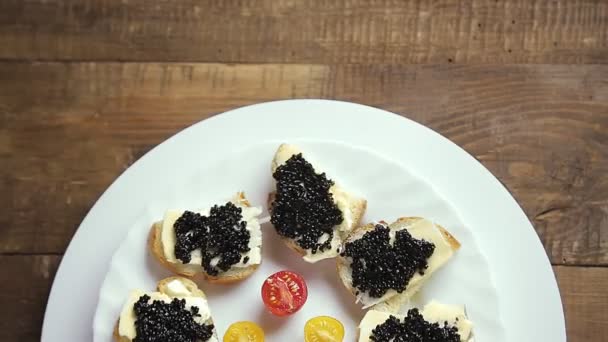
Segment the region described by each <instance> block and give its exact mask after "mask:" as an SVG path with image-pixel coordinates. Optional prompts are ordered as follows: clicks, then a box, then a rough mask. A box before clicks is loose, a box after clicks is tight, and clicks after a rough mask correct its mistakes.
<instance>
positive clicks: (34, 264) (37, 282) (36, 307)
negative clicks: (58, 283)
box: [0, 255, 61, 342]
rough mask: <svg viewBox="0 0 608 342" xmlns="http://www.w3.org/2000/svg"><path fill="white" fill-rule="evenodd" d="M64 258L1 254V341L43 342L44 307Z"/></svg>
mask: <svg viewBox="0 0 608 342" xmlns="http://www.w3.org/2000/svg"><path fill="white" fill-rule="evenodd" d="M60 261H61V256H58V255H13V256H7V255H1V256H0V263H1V264H2V265H3V274H4V275H5V276H4V278H3V279H2V280H3V281H1V282H0V340H1V341H20V342H28V341H40V331H41V329H42V321H43V318H44V308H45V307H46V301H47V297H48V295H49V292H50V290H51V284H52V282H53V278H54V277H55V272H56V271H57V267H59V262H60Z"/></svg>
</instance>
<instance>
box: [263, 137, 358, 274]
mask: <svg viewBox="0 0 608 342" xmlns="http://www.w3.org/2000/svg"><path fill="white" fill-rule="evenodd" d="M300 153H302V151H301V150H300V149H299V148H298V147H296V146H294V145H289V144H281V145H280V146H279V148H278V149H277V152H276V153H275V155H274V158H273V160H272V164H271V170H272V173H273V174H274V172H275V171H276V170H277V168H278V167H279V166H281V165H283V164H285V163H286V162H287V160H289V159H290V158H291V157H292V156H294V155H296V154H300ZM307 161H308V162H309V163H311V164H312V165H313V167H314V169H315V172H316V173H321V171H319V169H318V167H317V166H316V165H315V164H314V163H313V162H312V161H311V160H309V159H307ZM329 192H330V193H331V194H332V196H333V198H334V203H335V204H336V205H337V206H338V208H339V209H340V211H341V212H342V214H343V217H344V220H343V222H342V223H341V224H340V225H337V226H335V227H334V228H333V230H334V234H333V239H332V241H331V248H329V249H327V250H325V251H323V252H320V251H317V252H316V253H314V254H313V253H312V251H311V250H310V249H308V250H305V249H303V248H302V247H301V246H300V245H298V243H297V242H296V241H294V240H292V239H289V238H286V237H282V239H283V241H284V242H285V244H286V245H287V246H288V247H289V248H291V249H292V250H294V251H296V252H297V253H298V254H300V255H301V256H302V257H303V259H304V260H305V261H307V262H310V263H315V262H317V261H320V260H323V259H329V258H334V257H336V256H338V254H339V248H340V246H341V245H342V242H343V241H344V239H345V238H346V237H347V236H348V235H349V234H350V232H351V231H352V230H353V229H355V227H357V226H358V225H359V222H360V221H361V218H362V217H363V214H364V213H365V209H366V208H367V201H366V200H365V199H363V198H359V197H357V196H354V195H352V194H350V193H348V192H346V191H345V190H344V189H343V188H341V187H340V186H339V185H338V184H337V182H335V183H334V185H333V186H332V187H331V188H330V190H329ZM275 195H276V194H275V193H274V192H273V193H270V194H269V196H268V208H269V210H272V203H273V202H274V199H275ZM271 215H272V212H271Z"/></svg>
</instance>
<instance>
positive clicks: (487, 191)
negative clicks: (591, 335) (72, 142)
mask: <svg viewBox="0 0 608 342" xmlns="http://www.w3.org/2000/svg"><path fill="white" fill-rule="evenodd" d="M325 112H330V113H331V118H330V119H328V118H327V117H326V116H325V117H324V116H323V113H325ZM327 115H329V114H327ZM252 116H253V117H255V118H252ZM294 116H295V117H294ZM261 119H266V120H271V122H273V123H276V122H279V123H281V125H283V126H280V127H281V131H280V132H268V129H269V128H268V127H266V126H260V122H261V121H263V120H261ZM342 119H347V120H348V121H347V122H348V124H349V125H351V126H354V128H355V129H354V132H348V133H345V132H343V131H332V128H334V127H336V126H335V125H337V127H342V126H341V123H340V120H342ZM235 120H236V123H240V126H238V127H235V126H234V125H232V124H234V123H235ZM272 120H274V121H272ZM291 120H295V121H291ZM315 120H318V121H326V122H327V121H328V120H329V121H331V122H332V125H325V126H318V125H313V124H314V121H315ZM336 120H337V121H338V122H337V123H336ZM318 121H317V122H318ZM293 122H297V123H298V124H299V125H293ZM333 123H335V125H333ZM243 124H245V126H247V125H248V124H250V125H251V126H250V127H255V129H256V131H257V130H258V129H259V131H264V132H266V133H269V134H274V136H272V137H266V136H265V137H264V139H266V140H289V139H294V138H295V139H297V138H300V137H301V136H303V134H310V136H306V138H307V139H308V138H310V139H315V138H319V139H327V138H328V137H332V138H331V139H330V140H334V138H337V139H336V140H338V141H342V142H345V143H349V140H350V141H355V140H357V141H359V143H360V140H358V139H357V133H365V134H368V133H370V127H375V126H376V127H378V126H381V127H380V128H382V132H390V133H392V132H397V133H405V134H408V133H410V134H411V133H413V134H414V135H416V136H419V137H422V139H423V141H422V145H425V147H426V148H427V149H430V150H431V151H433V152H441V151H443V152H445V151H447V152H448V153H447V154H444V153H441V156H437V155H433V154H432V153H431V154H430V155H429V154H426V155H424V156H423V155H419V151H413V152H414V155H411V154H408V158H413V159H416V160H425V166H424V168H430V166H429V167H427V166H426V163H427V162H428V163H429V164H433V163H437V162H440V164H437V165H442V164H443V163H444V162H445V164H447V165H448V166H452V167H453V168H452V171H453V172H454V173H456V175H457V178H459V179H469V180H474V182H469V183H471V184H475V183H477V184H478V185H481V186H482V187H481V192H482V193H484V195H485V196H484V199H483V200H479V199H476V198H475V196H473V195H472V194H470V193H467V194H462V193H461V194H456V193H454V191H458V190H459V189H460V190H462V189H463V187H462V186H463V184H460V182H459V181H456V182H454V181H453V180H452V184H450V183H449V182H448V183H446V181H447V179H446V177H447V175H445V174H446V173H445V172H438V171H435V170H433V169H428V170H426V171H427V173H425V174H419V173H418V170H416V169H413V170H414V171H415V173H416V174H417V175H418V176H420V177H421V178H422V179H423V180H425V181H428V182H429V183H431V184H432V185H433V186H434V187H436V188H437V190H438V191H439V192H440V193H441V194H442V195H443V196H445V197H446V199H447V200H448V201H450V202H452V203H453V198H454V197H457V198H461V199H462V200H463V202H461V203H462V204H460V205H456V204H455V203H453V205H454V207H455V208H456V209H457V211H458V213H459V214H460V216H461V217H462V219H463V221H464V222H466V223H468V224H471V225H478V224H479V222H490V221H489V220H488V218H493V217H488V215H489V214H490V213H488V212H491V213H492V214H494V213H497V214H498V215H497V217H498V218H501V219H504V222H503V221H501V222H498V223H497V225H499V226H507V227H508V228H510V229H512V230H513V232H512V234H511V235H517V236H518V237H519V241H517V242H520V245H523V246H519V248H522V247H523V250H524V252H521V253H522V254H525V255H521V254H519V252H516V253H515V252H513V251H514V250H513V251H512V253H511V255H505V254H504V253H503V252H504V251H502V250H501V249H500V247H503V248H504V247H505V246H504V245H505V244H507V245H509V244H510V245H511V246H512V247H514V246H515V244H514V243H512V242H513V241H514V239H513V238H509V237H508V236H507V237H506V238H505V237H502V236H501V239H500V240H501V241H500V242H498V241H497V242H492V243H491V244H492V246H485V247H486V248H485V249H484V248H483V247H484V246H482V245H481V244H480V248H481V249H482V251H483V250H486V251H487V250H491V251H494V252H493V253H497V254H495V255H494V254H492V255H486V256H487V257H488V263H489V264H490V265H491V266H496V265H500V267H499V268H501V269H503V271H501V272H510V274H512V275H517V274H521V272H522V269H518V268H517V267H514V266H517V265H513V264H514V263H512V262H510V261H511V260H519V261H525V260H528V261H531V262H529V263H528V264H524V268H525V270H524V271H525V272H524V273H528V275H532V276H536V277H537V278H536V279H535V282H534V283H535V284H536V285H538V284H539V282H540V283H542V285H543V286H531V284H528V283H530V282H519V283H518V284H515V285H516V286H512V287H510V288H509V289H508V291H510V294H511V297H512V298H510V299H509V300H505V299H504V298H503V299H501V297H502V296H501V295H500V289H499V288H498V287H499V285H501V279H496V275H495V273H493V280H494V282H495V285H496V286H497V291H499V304H500V309H501V318H502V319H503V322H504V323H505V326H509V323H512V324H517V325H516V326H519V327H522V328H520V329H522V330H526V331H527V332H534V331H537V333H539V334H540V332H538V331H542V333H545V334H543V335H539V336H544V337H545V338H546V336H547V335H546V333H547V331H552V334H554V336H553V338H554V339H552V340H555V341H566V329H565V321H564V314H563V307H562V302H561V297H560V295H559V289H558V287H557V282H556V280H555V275H554V273H553V270H552V268H551V264H550V262H549V259H548V256H547V254H546V253H545V250H544V248H543V246H542V244H541V241H540V238H539V237H538V235H537V234H536V231H535V230H534V228H533V226H532V224H531V223H530V221H529V220H528V218H527V217H526V216H525V214H524V212H523V210H522V209H521V207H520V206H519V204H518V203H517V202H516V201H515V199H514V198H513V197H512V195H511V194H510V193H509V191H508V190H507V189H506V188H505V187H504V185H503V184H502V183H501V182H500V181H499V180H498V179H497V178H496V177H495V176H494V175H493V174H492V173H491V172H490V171H489V170H487V169H486V168H485V167H484V166H483V165H482V164H481V163H480V162H479V161H477V160H476V159H475V158H474V157H473V156H471V155H470V154H469V153H468V152H466V151H465V150H464V149H462V148H461V147H459V146H458V145H456V144H455V143H453V142H451V141H450V140H448V139H447V138H445V137H443V136H441V135H440V134H439V133H437V132H435V131H433V130H432V129H430V128H428V127H426V126H423V125H421V124H419V123H417V122H414V121H412V120H410V119H407V118H406V117H403V116H400V115H397V114H394V113H391V112H388V111H386V110H382V109H378V108H374V107H370V106H366V105H360V104H355V103H350V102H342V101H333V100H317V99H299V100H282V101H272V102H265V103H258V104H253V105H249V106H245V107H240V108H237V109H233V110H230V111H227V112H224V113H223V114H221V115H215V116H213V117H210V118H208V119H206V120H202V121H200V122H198V123H196V124H194V125H192V126H190V127H187V128H185V129H184V130H182V131H180V132H178V133H176V134H175V135H173V136H172V137H170V138H169V139H167V140H165V141H164V142H162V143H161V144H159V145H157V146H156V147H154V148H153V149H151V150H150V151H149V152H148V153H146V154H145V155H144V156H143V157H141V158H140V159H139V160H138V161H136V162H135V163H133V165H131V166H130V167H129V168H128V169H127V170H125V171H124V172H123V173H122V174H121V175H120V176H119V177H118V178H117V179H116V180H115V181H114V182H113V183H112V184H111V185H110V186H109V187H108V188H107V189H106V190H105V191H104V193H103V194H102V195H101V196H100V197H99V199H98V200H97V201H96V203H95V204H94V205H93V207H92V208H91V209H90V211H89V212H88V213H87V215H86V216H85V218H84V219H83V221H82V223H81V224H80V226H79V228H78V229H77V231H76V233H75V234H74V236H73V238H72V240H71V241H70V244H69V246H68V248H67V249H66V252H65V254H64V256H63V258H62V261H61V264H60V266H59V268H58V270H57V273H56V275H55V279H54V281H53V285H52V287H51V291H50V294H49V298H48V302H47V306H46V310H45V315H44V321H43V327H42V341H52V340H56V339H59V338H60V337H59V336H64V335H65V331H62V330H67V329H62V328H61V324H59V323H61V321H64V320H65V318H64V317H61V316H59V315H57V314H56V313H59V312H62V311H64V310H62V308H64V307H65V304H63V306H62V300H63V301H65V299H68V298H69V297H68V295H70V292H69V291H68V290H69V288H72V287H71V286H70V282H69V280H70V278H71V279H72V280H74V279H75V280H76V281H77V282H78V281H80V282H81V283H82V282H83V279H78V278H75V274H76V273H83V270H82V268H78V265H80V263H79V262H78V260H77V259H79V258H82V257H84V258H88V259H89V261H92V262H95V263H97V264H99V265H105V267H104V268H103V270H104V271H105V270H106V269H107V266H108V265H109V263H110V260H111V256H112V255H113V253H114V250H115V248H116V247H118V245H117V244H116V245H115V246H113V248H112V249H111V251H109V252H107V251H106V252H107V253H106V254H105V255H104V256H103V259H104V260H100V259H101V258H102V257H101V256H99V257H98V258H97V259H96V260H95V259H91V258H92V257H91V256H89V255H84V254H83V253H80V254H78V253H77V252H79V250H81V251H84V249H83V247H84V245H85V244H86V242H87V241H86V240H87V239H91V238H92V237H93V236H95V235H97V236H99V235H100V234H101V232H99V231H97V232H96V231H94V226H95V222H94V220H95V219H96V216H97V217H99V216H101V217H103V214H104V211H106V212H107V211H110V212H111V210H110V209H116V204H113V203H112V202H111V200H112V198H116V196H119V195H120V192H121V191H120V190H121V188H125V187H129V184H132V185H133V184H136V185H138V184H141V183H142V182H143V183H145V182H146V181H149V180H150V179H146V178H150V177H146V176H144V177H140V178H141V179H135V178H134V176H136V175H137V173H138V172H139V173H141V172H142V170H145V168H148V167H151V166H153V164H155V163H159V158H160V157H162V156H163V155H164V156H167V153H170V152H171V149H172V148H175V146H177V145H176V144H179V143H180V141H181V142H182V143H184V142H188V140H191V141H192V140H193V139H194V136H193V135H194V133H197V131H205V130H206V131H209V130H212V129H213V128H214V126H218V125H219V126H220V127H221V126H225V125H228V126H229V127H231V129H236V130H237V131H239V132H241V133H242V134H244V135H245V136H249V137H251V136H253V137H255V136H256V135H255V134H252V132H247V131H246V130H243V127H241V126H243ZM290 124H292V125H290ZM342 125H343V124H342ZM312 127H314V128H315V129H314V130H311V129H310V128H312ZM216 128H217V127H216ZM306 129H308V131H306ZM371 132H372V133H373V132H375V131H371ZM198 133H200V132H198ZM254 133H255V132H254ZM210 135H211V136H213V137H214V138H217V139H218V140H212V142H213V143H216V141H221V139H223V138H222V137H218V135H217V134H210ZM387 135H388V134H387ZM401 138H402V140H403V141H406V142H408V141H409V140H412V139H413V138H412V137H410V136H405V137H401ZM408 139H409V140H408ZM425 139H426V140H425ZM198 140H201V139H200V138H199V139H194V141H198ZM203 140H204V139H203ZM210 142H211V141H210ZM409 142H412V141H409ZM414 142H418V141H414ZM368 144H369V145H367V144H363V146H365V147H367V148H371V149H373V150H377V151H378V152H380V153H382V154H385V155H388V156H391V157H393V158H395V159H396V160H398V161H399V162H404V160H402V158H404V156H402V155H400V154H399V151H398V149H395V146H393V147H387V146H386V145H383V144H387V143H386V142H379V140H378V139H376V140H372V141H369V142H368ZM201 145H202V146H205V145H204V144H201ZM372 146H373V147H372ZM383 147H386V148H383ZM205 148H209V147H207V146H205ZM409 152H412V151H409ZM401 153H403V152H401ZM421 158H422V159H421ZM437 158H440V159H437ZM161 160H162V159H161ZM465 171H466V172H465ZM441 173H443V175H442V174H441ZM139 176H141V174H140V175H139ZM429 179H431V180H432V181H431V180H429ZM135 182H137V183H135ZM437 183H439V184H440V185H437ZM484 185H485V186H489V187H483V186H484ZM124 191H125V190H124V189H122V192H124ZM446 192H448V194H447V195H446ZM480 201H481V202H480ZM473 203H476V204H480V205H481V207H484V209H487V211H488V212H479V213H477V215H474V216H475V217H472V216H471V215H472V214H471V210H470V209H469V208H468V207H470V206H471V204H473ZM490 203H493V205H490ZM133 205H137V204H133ZM497 207H500V209H502V212H501V211H496V209H497ZM461 209H463V210H464V212H463V210H461ZM134 210H135V211H137V209H134ZM501 214H502V215H501ZM121 216H122V220H124V219H126V216H128V213H124V212H123V213H121ZM470 216H471V217H470ZM470 218H471V219H470ZM126 222H130V220H129V221H126ZM471 222H475V223H473V224H472V223H471ZM479 226H481V225H479ZM113 229H114V231H118V233H121V232H120V228H113ZM126 234H127V232H126V231H125V232H122V234H119V235H122V236H126ZM479 234H484V235H485V234H487V232H485V231H480V232H479ZM520 234H523V235H521V236H520ZM100 238H101V241H106V240H110V241H116V240H117V239H119V237H117V236H109V237H107V236H106V237H103V236H101V237H100ZM104 239H105V240H104ZM112 239H113V240H112ZM89 241H90V240H89ZM501 253H502V254H501ZM505 256H509V257H511V259H509V260H501V258H503V257H505ZM492 259H493V260H492ZM532 264H533V265H534V266H533V267H532V266H530V265H532ZM86 271H87V270H85V272H84V273H86ZM92 272H95V271H90V270H89V272H88V273H89V274H91V273H92ZM518 272H519V273H518ZM98 273H101V271H98ZM104 276H105V272H103V273H102V276H101V277H99V276H98V277H97V278H99V279H100V280H103V278H104ZM498 276H499V277H498V278H501V277H502V276H505V274H503V275H502V276H501V275H500V273H498ZM73 282H74V281H72V283H73ZM511 285H513V284H511ZM100 286H101V281H98V282H97V283H96V284H95V285H93V286H92V287H93V288H95V290H96V291H94V294H95V295H94V298H92V299H91V298H87V299H86V300H80V301H78V302H79V303H81V304H80V306H81V309H80V311H87V310H86V308H85V309H84V310H83V309H82V306H83V305H85V304H84V303H86V302H90V301H91V300H92V301H94V304H92V305H91V306H92V307H90V310H88V311H89V313H90V314H91V315H90V316H91V317H89V323H91V324H81V325H80V326H81V327H82V328H81V329H80V330H81V333H80V334H81V335H85V336H91V334H92V329H91V328H92V323H93V314H94V312H95V306H96V305H95V304H96V303H97V295H98V293H99V291H98V290H99V287H100ZM540 288H542V289H540ZM502 290H503V291H507V290H505V289H504V288H503V289H502ZM505 297H506V295H505ZM522 298H525V299H531V300H536V304H537V305H535V306H536V307H537V309H536V310H540V311H539V312H540V313H542V314H543V317H544V318H545V321H544V323H542V324H544V325H545V326H546V328H547V329H543V328H542V327H540V328H539V322H536V321H533V322H527V321H526V320H525V319H523V318H522V317H523V316H524V315H519V313H520V311H519V310H520V309H521V308H520V307H514V303H515V302H522V301H523V299H522ZM539 300H540V301H541V302H543V303H541V305H538V304H539V303H538V301H539ZM526 303H527V302H526ZM509 304H511V305H509ZM546 308H547V309H548V310H544V309H546ZM549 308H550V309H549ZM73 314H74V313H73ZM518 316H521V317H518ZM526 316H530V314H528V315H526ZM79 318H82V317H79ZM71 330H73V329H71ZM84 330H86V331H84ZM82 331H84V332H82ZM507 333H508V334H507V336H509V333H510V334H511V335H513V336H510V338H508V339H509V340H511V339H513V340H521V341H527V340H529V341H534V340H535V338H534V337H531V336H532V335H526V334H523V335H522V334H521V333H519V334H518V331H517V330H511V331H509V330H507ZM54 338H56V339H54Z"/></svg>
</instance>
